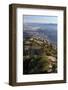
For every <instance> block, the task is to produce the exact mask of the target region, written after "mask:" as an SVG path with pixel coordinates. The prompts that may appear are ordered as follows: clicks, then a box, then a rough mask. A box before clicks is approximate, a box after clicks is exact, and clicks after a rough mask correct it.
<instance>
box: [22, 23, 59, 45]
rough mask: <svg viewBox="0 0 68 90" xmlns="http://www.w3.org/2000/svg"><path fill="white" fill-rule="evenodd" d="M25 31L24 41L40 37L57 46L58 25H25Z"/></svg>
mask: <svg viewBox="0 0 68 90" xmlns="http://www.w3.org/2000/svg"><path fill="white" fill-rule="evenodd" d="M23 29H24V30H23V36H24V39H25V38H27V37H32V36H34V37H40V38H41V39H43V40H44V39H48V40H49V41H50V42H51V43H54V44H55V45H57V24H50V23H49V24H44V23H24V27H23Z"/></svg>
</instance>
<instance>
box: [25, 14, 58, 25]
mask: <svg viewBox="0 0 68 90" xmlns="http://www.w3.org/2000/svg"><path fill="white" fill-rule="evenodd" d="M23 18H24V23H52V24H57V16H43V15H24V16H23Z"/></svg>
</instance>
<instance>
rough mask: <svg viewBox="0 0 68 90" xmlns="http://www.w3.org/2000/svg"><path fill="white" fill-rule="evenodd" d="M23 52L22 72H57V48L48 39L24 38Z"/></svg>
mask: <svg viewBox="0 0 68 90" xmlns="http://www.w3.org/2000/svg"><path fill="white" fill-rule="evenodd" d="M23 52H24V54H23V56H24V58H23V74H41V73H56V72H57V48H56V46H55V45H53V44H52V43H50V42H49V40H48V39H45V40H44V39H41V38H40V37H34V36H32V37H28V38H25V39H24V41H23Z"/></svg>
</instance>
